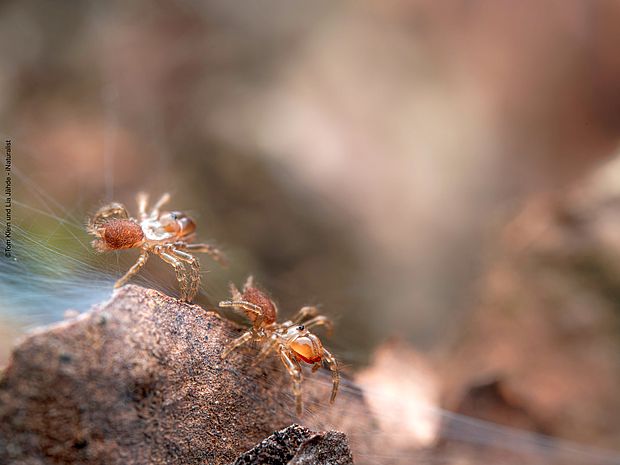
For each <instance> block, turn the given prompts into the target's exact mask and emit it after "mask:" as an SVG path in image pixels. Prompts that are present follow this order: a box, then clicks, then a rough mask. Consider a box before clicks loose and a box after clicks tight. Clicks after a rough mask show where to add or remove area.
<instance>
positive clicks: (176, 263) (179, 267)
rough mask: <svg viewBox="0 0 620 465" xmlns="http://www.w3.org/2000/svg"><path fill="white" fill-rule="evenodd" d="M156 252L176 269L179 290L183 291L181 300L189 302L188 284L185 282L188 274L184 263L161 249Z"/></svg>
mask: <svg viewBox="0 0 620 465" xmlns="http://www.w3.org/2000/svg"><path fill="white" fill-rule="evenodd" d="M154 252H155V253H156V254H157V255H159V256H160V258H161V259H162V260H163V261H165V262H166V263H168V264H170V265H172V266H173V267H174V271H176V274H177V281H178V282H179V288H180V290H181V295H180V299H181V300H187V284H186V282H185V276H186V272H185V267H184V266H183V262H182V261H181V260H179V259H178V258H177V257H175V256H174V255H171V254H169V253H168V252H162V251H161V250H159V249H155V251H154Z"/></svg>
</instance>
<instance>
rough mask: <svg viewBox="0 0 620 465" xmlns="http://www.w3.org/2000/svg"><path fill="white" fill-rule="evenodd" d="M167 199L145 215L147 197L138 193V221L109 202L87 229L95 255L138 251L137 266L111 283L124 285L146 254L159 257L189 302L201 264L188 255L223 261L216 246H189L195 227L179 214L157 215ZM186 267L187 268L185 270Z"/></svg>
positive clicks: (118, 285)
mask: <svg viewBox="0 0 620 465" xmlns="http://www.w3.org/2000/svg"><path fill="white" fill-rule="evenodd" d="M168 200H170V195H169V194H164V195H163V196H162V197H161V198H160V199H159V200H158V201H157V203H156V204H155V205H154V206H153V208H152V209H151V211H150V212H148V213H147V203H148V196H147V195H146V194H144V193H140V194H138V211H139V214H140V219H139V220H136V219H134V218H131V217H130V216H129V213H128V212H127V209H126V208H125V206H123V205H122V204H120V203H111V204H109V205H106V206H104V207H102V208H100V209H99V211H97V213H95V215H94V216H93V217H92V218H91V219H90V220H89V222H88V225H87V230H88V232H89V233H90V234H92V235H94V236H95V237H96V239H95V240H94V241H93V242H92V246H93V247H94V248H95V250H96V251H98V252H107V251H110V250H121V249H140V250H141V253H140V256H139V257H138V260H137V261H136V263H135V264H134V265H133V266H132V267H131V268H129V270H128V271H127V273H125V275H124V276H123V277H122V278H120V279H119V280H118V281H116V283H115V284H114V287H115V288H116V287H120V286H122V285H123V284H125V283H126V282H127V281H128V280H129V279H130V278H131V277H132V276H133V275H135V274H136V273H137V272H138V271H140V269H141V268H142V267H143V266H144V265H145V264H146V261H147V259H148V257H149V254H155V255H158V256H159V257H160V258H161V259H162V260H163V261H165V262H166V263H168V264H170V265H172V266H173V267H174V269H175V271H176V275H177V280H178V281H179V287H180V290H181V299H182V300H186V301H188V302H191V300H192V299H193V298H194V296H195V295H196V293H197V292H198V286H199V284H200V264H199V263H198V260H196V258H195V257H194V256H193V255H191V254H190V253H189V252H205V253H208V254H209V255H210V256H211V258H213V259H214V260H215V261H217V262H219V263H221V264H224V263H225V258H224V256H223V255H222V253H221V252H220V251H219V250H218V249H217V248H215V247H213V246H211V245H208V244H190V243H189V242H191V240H192V239H193V237H194V231H195V230H196V224H195V223H194V221H193V220H192V219H191V218H190V217H189V216H187V215H186V214H185V213H182V212H176V211H174V212H168V211H164V212H160V208H161V207H162V206H163V205H164V204H165V203H167V202H168ZM185 264H187V266H188V268H189V272H188V270H186V266H185Z"/></svg>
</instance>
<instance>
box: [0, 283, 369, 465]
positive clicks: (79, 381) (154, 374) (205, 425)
mask: <svg viewBox="0 0 620 465" xmlns="http://www.w3.org/2000/svg"><path fill="white" fill-rule="evenodd" d="M239 331H240V329H239V328H237V327H236V326H234V325H233V324H231V323H230V322H228V321H226V320H223V319H222V318H220V317H219V316H217V315H216V314H215V313H213V312H208V311H206V310H204V309H203V308H201V307H199V306H196V305H189V304H186V303H183V302H180V301H178V300H176V299H173V298H171V297H168V296H165V295H163V294H161V293H159V292H157V291H153V290H149V289H144V288H140V287H137V286H126V287H124V288H122V289H120V290H118V291H117V292H116V293H115V294H114V296H113V297H112V299H111V300H110V301H109V302H107V303H104V304H101V305H99V306H97V307H95V308H94V309H93V310H91V311H89V312H87V313H85V314H83V315H80V316H78V317H77V318H73V319H70V320H67V321H64V322H62V323H59V324H57V325H54V326H52V327H48V328H44V329H42V330H40V331H38V332H36V333H34V334H31V335H29V336H28V337H27V338H26V339H25V340H24V341H23V342H22V343H21V344H20V345H19V346H18V347H17V348H16V349H15V351H14V353H13V355H12V359H11V361H10V363H9V365H8V366H7V368H6V370H5V372H4V373H3V377H2V379H1V380H0V463H29V464H43V463H55V464H58V463H92V464H99V463H105V464H121V463H122V464H147V463H148V464H158V463H183V464H194V463H195V464H205V463H207V464H210V465H218V464H226V463H230V462H231V461H233V460H235V459H236V457H238V456H239V454H241V453H242V452H244V451H246V450H248V449H250V448H251V447H252V446H254V445H255V444H256V443H258V442H259V441H261V440H262V439H263V438H265V437H267V436H268V435H269V434H271V433H272V432H273V431H276V430H279V429H281V428H284V427H286V426H287V425H290V424H291V423H294V422H298V423H299V422H300V421H303V423H304V424H306V425H307V426H309V427H311V428H313V429H317V430H328V429H339V430H343V431H345V432H347V433H349V432H355V430H356V428H359V430H360V431H368V430H370V429H371V428H372V425H371V422H372V418H371V416H370V414H369V413H368V410H367V409H366V406H365V403H364V400H363V397H362V395H361V393H352V392H348V393H347V392H343V393H341V394H339V396H338V398H337V399H336V403H335V404H334V405H333V406H330V405H329V403H328V399H329V391H330V385H329V374H328V373H327V372H326V371H327V370H320V371H319V372H317V373H315V374H308V376H307V377H306V379H305V381H304V399H305V401H306V403H307V405H308V406H310V407H312V410H313V413H311V414H308V413H307V414H306V415H305V416H304V417H303V418H302V419H301V420H300V419H298V418H296V417H295V415H294V410H295V407H294V400H293V398H292V395H291V391H290V379H289V378H288V375H287V374H286V373H285V372H284V370H283V369H282V367H281V366H280V362H279V360H278V359H277V357H270V358H268V359H267V360H266V361H265V362H264V363H262V364H261V365H259V366H252V364H251V361H252V360H253V355H255V351H256V348H255V347H251V346H248V347H247V348H245V349H244V350H239V351H237V352H236V353H234V354H232V355H231V356H230V358H229V359H227V360H226V361H225V362H223V361H222V360H221V357H220V354H221V352H222V348H223V347H224V346H225V345H226V344H227V343H228V342H229V341H230V340H231V339H232V338H234V337H236V336H237V335H238V334H239ZM343 412H357V413H353V414H351V415H354V416H355V417H356V418H350V416H351V415H343Z"/></svg>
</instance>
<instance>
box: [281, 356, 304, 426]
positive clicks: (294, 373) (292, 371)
mask: <svg viewBox="0 0 620 465" xmlns="http://www.w3.org/2000/svg"><path fill="white" fill-rule="evenodd" d="M278 352H280V359H281V360H282V363H283V364H284V366H285V367H286V369H287V371H288V374H289V375H290V376H291V378H293V394H294V395H295V405H296V406H297V416H299V417H300V416H301V414H302V412H303V402H302V399H301V381H302V375H301V367H300V366H299V362H297V361H296V360H295V359H294V358H293V357H291V356H290V354H288V353H287V350H286V347H285V346H284V345H280V348H279V349H278Z"/></svg>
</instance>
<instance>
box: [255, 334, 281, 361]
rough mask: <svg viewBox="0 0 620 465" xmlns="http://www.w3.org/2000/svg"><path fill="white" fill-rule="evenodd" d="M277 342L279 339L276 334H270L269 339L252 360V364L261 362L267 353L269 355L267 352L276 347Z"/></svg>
mask: <svg viewBox="0 0 620 465" xmlns="http://www.w3.org/2000/svg"><path fill="white" fill-rule="evenodd" d="M278 342H279V341H278V338H277V336H276V335H275V334H274V335H272V336H271V340H270V341H268V342H267V343H266V344H265V345H264V346H263V348H262V349H261V350H260V352H259V353H258V355H257V356H256V358H255V359H254V361H253V362H252V365H258V364H259V363H260V362H262V361H263V360H264V359H265V358H266V357H267V355H269V352H271V351H272V350H273V349H275V348H276V345H278Z"/></svg>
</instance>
